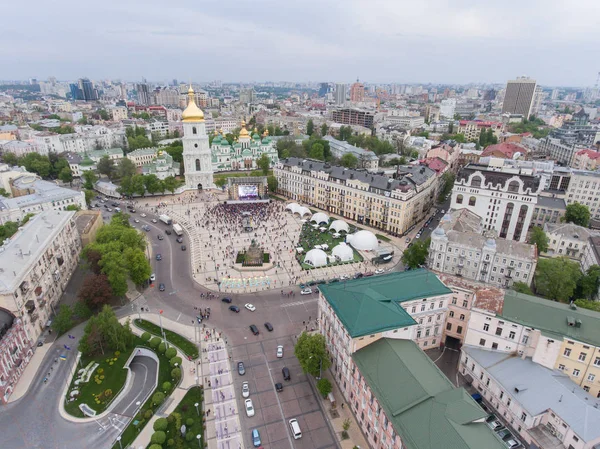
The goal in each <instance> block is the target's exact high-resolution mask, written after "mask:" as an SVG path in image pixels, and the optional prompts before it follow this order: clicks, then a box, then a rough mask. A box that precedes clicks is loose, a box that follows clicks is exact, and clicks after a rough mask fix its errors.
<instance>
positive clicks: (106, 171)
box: [96, 155, 115, 179]
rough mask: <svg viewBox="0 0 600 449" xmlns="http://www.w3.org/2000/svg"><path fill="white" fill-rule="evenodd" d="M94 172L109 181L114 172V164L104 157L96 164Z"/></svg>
mask: <svg viewBox="0 0 600 449" xmlns="http://www.w3.org/2000/svg"><path fill="white" fill-rule="evenodd" d="M96 170H98V173H100V174H102V175H106V176H108V178H109V179H112V177H113V175H114V172H115V163H114V161H113V160H112V159H110V158H109V157H108V155H104V156H102V157H101V158H100V160H99V161H98V163H97V164H96Z"/></svg>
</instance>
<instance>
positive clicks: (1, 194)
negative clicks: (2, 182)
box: [0, 187, 10, 198]
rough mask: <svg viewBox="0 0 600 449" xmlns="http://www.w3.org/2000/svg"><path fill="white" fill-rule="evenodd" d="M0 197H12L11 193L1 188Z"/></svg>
mask: <svg viewBox="0 0 600 449" xmlns="http://www.w3.org/2000/svg"><path fill="white" fill-rule="evenodd" d="M0 196H3V197H5V198H9V197H10V193H9V192H7V191H6V189H5V188H4V187H0Z"/></svg>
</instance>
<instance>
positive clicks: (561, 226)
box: [544, 223, 600, 261]
mask: <svg viewBox="0 0 600 449" xmlns="http://www.w3.org/2000/svg"><path fill="white" fill-rule="evenodd" d="M544 231H545V232H546V235H547V236H548V240H549V241H548V252H547V255H548V256H551V257H562V256H567V257H570V258H571V259H575V260H577V261H580V260H581V259H582V257H583V253H584V252H585V250H586V246H587V245H588V242H589V239H590V238H591V237H599V236H600V233H598V232H594V231H591V230H589V229H587V228H584V227H582V226H577V225H575V224H573V223H557V224H551V223H547V224H545V225H544Z"/></svg>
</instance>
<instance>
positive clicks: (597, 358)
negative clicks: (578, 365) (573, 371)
mask: <svg viewBox="0 0 600 449" xmlns="http://www.w3.org/2000/svg"><path fill="white" fill-rule="evenodd" d="M594 365H596V366H600V357H596V359H595V360H594Z"/></svg>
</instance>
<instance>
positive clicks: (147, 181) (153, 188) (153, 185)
mask: <svg viewBox="0 0 600 449" xmlns="http://www.w3.org/2000/svg"><path fill="white" fill-rule="evenodd" d="M160 184H161V182H160V179H158V176H156V175H155V174H153V173H152V174H149V175H146V176H144V187H145V188H146V191H147V192H148V193H150V194H152V195H154V194H155V193H158V192H160V189H161V185H160Z"/></svg>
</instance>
